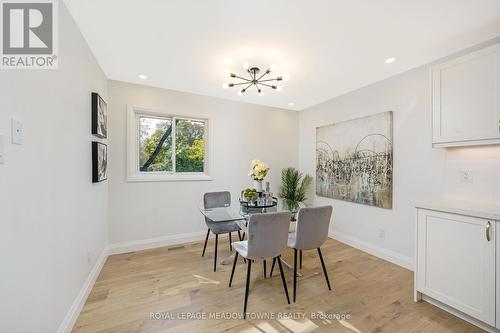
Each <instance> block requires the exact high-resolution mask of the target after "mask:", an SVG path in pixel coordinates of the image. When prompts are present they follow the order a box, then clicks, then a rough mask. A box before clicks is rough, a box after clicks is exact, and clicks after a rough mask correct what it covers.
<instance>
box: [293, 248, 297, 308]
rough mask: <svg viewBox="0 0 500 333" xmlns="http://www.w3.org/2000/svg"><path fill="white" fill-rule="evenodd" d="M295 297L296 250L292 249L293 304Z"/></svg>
mask: <svg viewBox="0 0 500 333" xmlns="http://www.w3.org/2000/svg"><path fill="white" fill-rule="evenodd" d="M296 295H297V249H293V302H294V303H295V299H296Z"/></svg>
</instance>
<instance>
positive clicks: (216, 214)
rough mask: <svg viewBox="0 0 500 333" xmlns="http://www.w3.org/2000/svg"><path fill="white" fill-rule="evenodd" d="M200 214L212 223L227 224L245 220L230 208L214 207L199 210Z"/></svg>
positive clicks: (237, 211)
mask: <svg viewBox="0 0 500 333" xmlns="http://www.w3.org/2000/svg"><path fill="white" fill-rule="evenodd" d="M200 212H201V213H202V214H203V215H204V216H205V217H206V218H208V219H209V220H210V221H212V222H229V221H238V220H245V216H244V215H242V214H240V213H239V209H238V210H236V209H234V208H233V207H231V206H226V207H215V208H207V209H205V208H200Z"/></svg>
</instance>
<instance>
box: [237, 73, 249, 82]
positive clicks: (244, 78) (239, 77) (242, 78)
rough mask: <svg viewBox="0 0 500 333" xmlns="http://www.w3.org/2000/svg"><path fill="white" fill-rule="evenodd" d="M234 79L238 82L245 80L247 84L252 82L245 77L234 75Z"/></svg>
mask: <svg viewBox="0 0 500 333" xmlns="http://www.w3.org/2000/svg"><path fill="white" fill-rule="evenodd" d="M234 77H236V78H238V79H240V80H245V81H247V82H251V81H252V80H249V79H247V78H246V77H241V76H238V75H235V76H234Z"/></svg>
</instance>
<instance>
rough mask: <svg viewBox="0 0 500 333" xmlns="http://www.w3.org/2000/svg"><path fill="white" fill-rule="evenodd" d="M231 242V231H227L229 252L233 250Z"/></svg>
mask: <svg viewBox="0 0 500 333" xmlns="http://www.w3.org/2000/svg"><path fill="white" fill-rule="evenodd" d="M232 242H233V240H232V239H231V233H229V252H232V251H233V246H232V245H231V243H232Z"/></svg>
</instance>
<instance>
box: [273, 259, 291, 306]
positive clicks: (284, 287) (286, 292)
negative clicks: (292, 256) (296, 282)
mask: <svg viewBox="0 0 500 333" xmlns="http://www.w3.org/2000/svg"><path fill="white" fill-rule="evenodd" d="M276 258H278V266H279V268H280V274H281V283H282V284H283V289H285V295H286V300H287V302H288V304H290V297H289V296H288V287H287V286H286V280H285V274H283V267H282V266H281V258H280V256H278V257H275V258H274V259H276ZM274 262H275V261H273V263H274Z"/></svg>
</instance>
